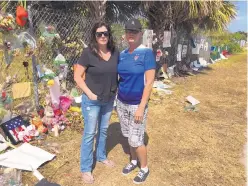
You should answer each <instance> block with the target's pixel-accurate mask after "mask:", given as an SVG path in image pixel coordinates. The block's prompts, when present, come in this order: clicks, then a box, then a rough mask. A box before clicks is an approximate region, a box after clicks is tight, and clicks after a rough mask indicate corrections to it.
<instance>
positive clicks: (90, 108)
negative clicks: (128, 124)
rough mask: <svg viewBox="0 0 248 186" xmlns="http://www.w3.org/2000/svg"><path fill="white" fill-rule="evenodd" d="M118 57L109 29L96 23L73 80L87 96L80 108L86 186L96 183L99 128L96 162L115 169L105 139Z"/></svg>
mask: <svg viewBox="0 0 248 186" xmlns="http://www.w3.org/2000/svg"><path fill="white" fill-rule="evenodd" d="M118 57H119V52H118V51H117V50H116V49H115V45H114V41H113V36H112V34H111V29H110V27H109V26H108V25H107V24H106V23H103V22H99V23H96V24H95V25H94V27H93V29H92V33H91V41H90V45H89V47H88V48H86V49H84V51H83V53H82V55H81V57H80V59H79V61H78V66H77V68H76V70H75V73H74V80H75V81H76V83H77V85H78V86H79V87H80V88H81V89H82V90H83V92H84V93H83V95H82V105H81V107H82V113H83V116H84V134H83V139H82V144H81V162H80V166H81V172H82V176H83V180H84V182H86V183H93V182H94V178H93V175H92V173H91V171H92V164H93V143H94V137H95V134H96V129H97V128H98V132H97V134H98V135H97V137H96V159H97V161H99V162H101V163H103V164H104V165H106V166H108V167H113V166H114V163H113V162H112V161H110V160H108V159H107V157H106V138H107V129H108V124H109V119H110V116H111V113H112V110H113V104H114V99H115V95H116V90H117V80H118V78H117V77H118V76H117V62H118ZM84 74H85V80H84V78H83V76H84ZM97 125H98V126H97Z"/></svg>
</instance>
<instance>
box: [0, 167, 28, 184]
mask: <svg viewBox="0 0 248 186" xmlns="http://www.w3.org/2000/svg"><path fill="white" fill-rule="evenodd" d="M0 185H4V186H22V185H23V184H22V174H21V170H18V169H13V168H1V169H0Z"/></svg>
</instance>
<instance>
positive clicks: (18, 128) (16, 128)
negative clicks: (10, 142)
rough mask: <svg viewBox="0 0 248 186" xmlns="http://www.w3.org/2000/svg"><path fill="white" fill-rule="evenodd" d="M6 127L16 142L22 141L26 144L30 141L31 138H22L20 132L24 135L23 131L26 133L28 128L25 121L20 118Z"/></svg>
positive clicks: (11, 121)
mask: <svg viewBox="0 0 248 186" xmlns="http://www.w3.org/2000/svg"><path fill="white" fill-rule="evenodd" d="M5 126H6V128H7V129H8V131H9V134H10V135H11V136H12V137H13V138H14V140H15V141H16V142H18V141H20V140H23V141H24V142H28V141H30V139H29V136H22V137H20V132H22V133H23V131H25V129H26V126H25V125H24V123H23V120H22V118H21V117H20V116H19V117H16V118H13V119H11V120H10V121H8V122H7V123H6V125H5ZM20 138H21V139H20Z"/></svg>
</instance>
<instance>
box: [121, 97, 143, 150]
mask: <svg viewBox="0 0 248 186" xmlns="http://www.w3.org/2000/svg"><path fill="white" fill-rule="evenodd" d="M138 106H139V105H129V104H125V103H122V102H121V101H120V100H118V99H117V108H116V109H117V114H118V117H119V120H120V125H121V132H122V135H123V136H124V137H127V138H128V143H129V145H130V146H131V147H139V146H142V145H144V135H145V130H146V117H147V110H148V108H147V107H146V108H145V113H144V117H143V122H142V123H139V124H137V123H135V122H134V115H135V112H136V110H137V109H138Z"/></svg>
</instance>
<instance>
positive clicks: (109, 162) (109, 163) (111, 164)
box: [101, 159, 115, 168]
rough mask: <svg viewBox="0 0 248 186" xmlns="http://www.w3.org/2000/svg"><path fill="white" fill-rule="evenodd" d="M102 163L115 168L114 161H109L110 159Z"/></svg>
mask: <svg viewBox="0 0 248 186" xmlns="http://www.w3.org/2000/svg"><path fill="white" fill-rule="evenodd" d="M101 163H103V164H104V165H106V166H107V167H111V168H112V167H115V163H114V162H113V161H111V160H108V159H106V160H104V161H101Z"/></svg>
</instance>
